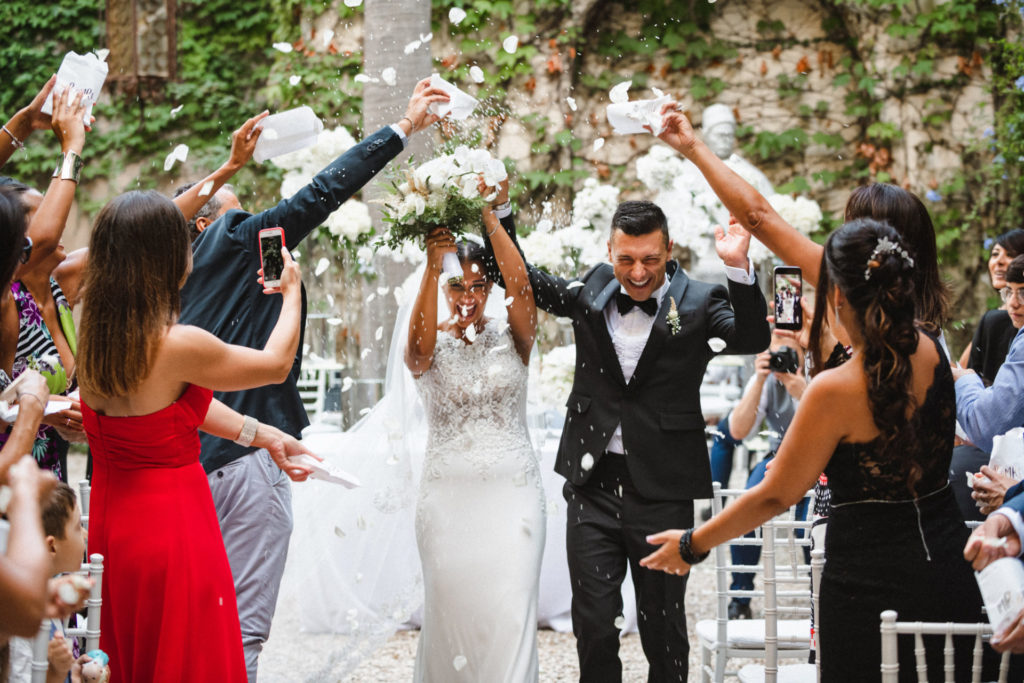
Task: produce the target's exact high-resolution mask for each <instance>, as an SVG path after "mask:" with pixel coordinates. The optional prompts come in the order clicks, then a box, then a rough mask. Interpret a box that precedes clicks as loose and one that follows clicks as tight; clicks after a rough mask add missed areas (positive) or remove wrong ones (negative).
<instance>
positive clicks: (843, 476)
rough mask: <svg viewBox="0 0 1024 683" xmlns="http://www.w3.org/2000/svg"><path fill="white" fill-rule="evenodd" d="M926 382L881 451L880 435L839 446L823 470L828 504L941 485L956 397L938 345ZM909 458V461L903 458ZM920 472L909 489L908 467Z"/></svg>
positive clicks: (898, 496)
mask: <svg viewBox="0 0 1024 683" xmlns="http://www.w3.org/2000/svg"><path fill="white" fill-rule="evenodd" d="M922 335H923V336H924V337H925V338H927V339H931V340H932V342H934V343H935V347H936V349H937V350H938V352H939V362H938V364H937V365H936V366H935V375H934V378H933V380H932V384H931V386H930V387H928V391H927V393H926V394H925V399H924V402H923V403H922V404H921V405H920V406H918V408H917V410H916V411H915V412H914V414H913V415H912V416H911V418H910V419H909V420H908V421H907V422H906V424H905V425H904V426H903V429H902V430H900V433H899V434H898V436H897V437H896V439H895V440H893V442H892V443H890V444H889V445H888V446H887V447H885V448H884V449H883V448H882V438H881V436H879V437H877V438H875V439H873V440H871V441H868V442H865V443H841V444H839V446H838V447H837V448H836V450H835V452H834V453H833V454H832V459H831V460H830V461H829V463H828V467H826V468H825V474H826V475H827V476H828V486H829V488H830V489H831V492H832V505H841V504H843V503H851V502H857V501H863V500H910V499H911V498H920V497H921V496H924V495H927V494H929V493H933V492H934V491H937V490H938V489H940V488H942V487H943V486H945V485H946V483H947V481H948V478H949V461H950V459H951V458H952V455H953V436H954V431H955V429H956V424H955V423H956V393H955V389H954V385H953V373H952V372H951V371H950V369H949V361H947V360H946V355H945V354H944V353H943V352H942V347H941V346H939V344H938V342H937V341H936V340H935V339H933V338H932V337H930V336H928V335H926V334H924V333H922ZM908 456H909V457H908ZM911 463H912V464H913V465H916V466H917V467H919V468H920V471H921V475H920V479H919V480H918V481H917V483H916V485H914V487H913V490H911V488H910V487H909V485H908V477H907V471H908V465H909V464H911Z"/></svg>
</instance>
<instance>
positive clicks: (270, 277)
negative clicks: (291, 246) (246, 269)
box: [260, 228, 284, 285]
mask: <svg viewBox="0 0 1024 683" xmlns="http://www.w3.org/2000/svg"><path fill="white" fill-rule="evenodd" d="M283 246H284V234H283V232H282V231H281V229H280V228H278V229H276V230H261V231H260V260H261V262H262V266H263V283H264V284H266V285H276V284H277V283H278V282H280V281H281V273H283V272H284V258H283V257H282V256H281V247H283Z"/></svg>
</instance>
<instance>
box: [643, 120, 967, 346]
mask: <svg viewBox="0 0 1024 683" xmlns="http://www.w3.org/2000/svg"><path fill="white" fill-rule="evenodd" d="M662 116H663V118H662V126H663V130H662V132H661V134H660V135H659V136H658V137H660V138H661V139H662V140H663V141H664V142H665V143H667V144H668V145H669V146H670V147H672V148H673V149H675V150H676V151H677V152H679V153H680V154H682V155H683V156H684V157H686V158H687V159H689V160H690V161H692V162H693V163H694V164H696V166H697V168H699V169H700V171H701V173H703V174H704V177H705V178H706V179H707V181H708V182H709V183H710V184H711V187H712V189H713V190H714V191H715V194H717V195H718V198H719V199H721V200H722V203H723V204H725V206H726V208H727V209H729V212H730V213H731V214H733V215H734V216H736V218H737V219H738V220H739V222H740V224H741V225H742V226H743V227H744V228H746V229H747V230H749V231H750V234H751V235H753V236H754V237H756V238H757V239H758V240H760V241H761V242H762V243H763V244H764V245H765V246H766V247H768V249H770V250H771V251H772V252H773V253H774V254H775V255H776V256H778V257H779V258H780V259H782V261H783V262H784V263H787V264H789V265H794V266H799V267H800V269H801V270H802V271H803V277H804V280H807V281H809V282H816V281H817V280H818V277H819V273H818V271H819V268H820V267H821V258H822V247H821V245H820V244H817V243H815V242H814V241H812V240H811V239H810V238H809V237H807V236H805V235H803V234H802V233H801V232H799V231H798V230H797V229H796V228H794V227H793V226H791V225H790V224H789V223H787V222H786V221H785V220H784V219H783V218H782V217H781V216H780V215H779V214H778V213H777V212H776V211H775V209H773V208H772V206H771V204H769V203H768V200H767V199H765V198H764V196H762V195H761V194H760V193H758V191H757V190H755V189H754V188H753V187H752V186H751V185H750V184H749V183H748V182H747V181H745V180H744V179H743V178H742V177H740V176H739V175H738V174H736V173H735V172H734V171H732V170H731V169H730V168H729V167H728V166H726V165H725V164H724V163H722V160H721V159H719V158H718V156H717V155H716V154H715V153H714V152H712V151H711V150H710V149H708V146H707V145H706V144H705V143H704V142H703V141H701V140H700V139H699V138H698V137H697V135H696V133H694V130H693V126H691V125H690V121H689V119H687V118H686V116H685V115H684V114H683V113H682V111H680V107H679V105H678V104H677V103H675V102H670V103H668V104H666V105H665V106H664V108H663V109H662ZM856 218H874V219H875V220H879V221H886V222H887V223H889V225H891V226H892V227H893V228H894V229H895V230H896V232H897V233H898V234H899V235H900V239H901V240H902V242H903V244H904V245H905V246H906V248H907V249H908V250H909V251H910V252H911V253H913V254H914V260H915V263H916V264H917V266H916V268H915V269H914V275H913V278H914V291H915V294H914V297H915V304H916V307H915V315H916V316H917V319H918V320H919V321H921V322H922V323H923V324H925V326H927V327H928V328H929V330H931V331H933V332H935V333H936V334H939V336H940V339H941V336H942V335H941V329H940V328H941V327H942V326H943V325H945V324H946V322H948V320H949V288H948V287H947V286H946V283H945V282H943V281H942V279H941V278H940V277H939V265H938V256H937V252H936V246H935V228H934V226H933V225H932V220H931V217H930V216H929V215H928V209H926V208H925V206H924V204H923V203H922V202H921V200H920V199H918V198H917V197H916V196H915V195H913V194H911V193H910V192H907V191H906V190H904V189H903V188H901V187H898V186H897V185H892V184H888V183H873V184H870V185H864V186H861V187H858V188H857V189H855V190H854V191H853V192H851V193H850V198H849V199H848V200H847V202H846V216H845V220H847V221H852V220H854V219H856ZM840 341H843V340H840ZM813 351H814V349H812V352H813ZM947 355H948V354H947Z"/></svg>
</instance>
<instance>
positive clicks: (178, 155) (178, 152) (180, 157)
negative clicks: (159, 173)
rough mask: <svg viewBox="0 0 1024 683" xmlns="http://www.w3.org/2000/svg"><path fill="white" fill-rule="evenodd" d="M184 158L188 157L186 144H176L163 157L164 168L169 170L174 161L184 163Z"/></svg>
mask: <svg viewBox="0 0 1024 683" xmlns="http://www.w3.org/2000/svg"><path fill="white" fill-rule="evenodd" d="M186 159H188V145H178V146H177V147H175V148H174V149H172V150H171V153H170V154H168V155H167V158H165V159H164V170H165V171H170V170H171V167H173V166H174V162H175V161H180V162H182V163H185V160H186Z"/></svg>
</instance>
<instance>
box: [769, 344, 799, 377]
mask: <svg viewBox="0 0 1024 683" xmlns="http://www.w3.org/2000/svg"><path fill="white" fill-rule="evenodd" d="M768 367H770V368H771V369H772V370H773V371H775V372H788V373H790V374H796V371H797V368H799V367H800V356H799V355H797V352H796V350H795V349H791V348H790V347H788V346H783V347H782V348H781V349H779V350H778V351H772V352H771V353H770V354H768Z"/></svg>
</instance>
